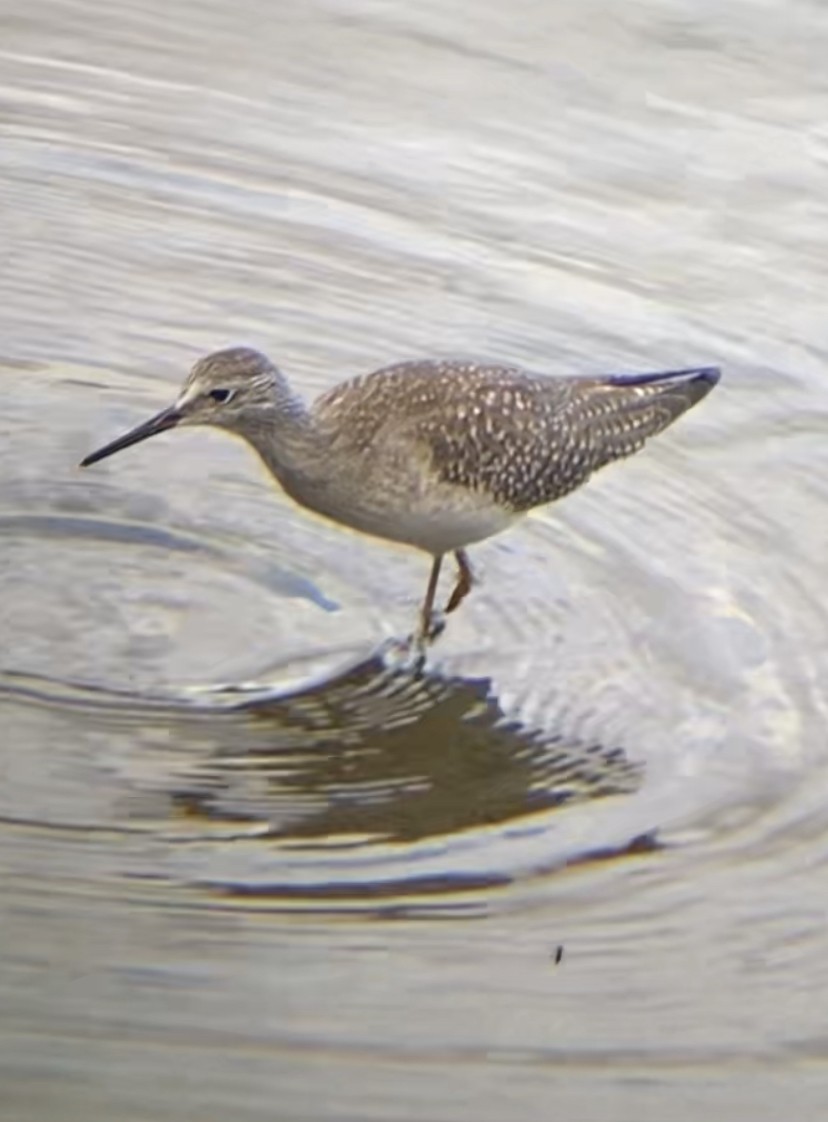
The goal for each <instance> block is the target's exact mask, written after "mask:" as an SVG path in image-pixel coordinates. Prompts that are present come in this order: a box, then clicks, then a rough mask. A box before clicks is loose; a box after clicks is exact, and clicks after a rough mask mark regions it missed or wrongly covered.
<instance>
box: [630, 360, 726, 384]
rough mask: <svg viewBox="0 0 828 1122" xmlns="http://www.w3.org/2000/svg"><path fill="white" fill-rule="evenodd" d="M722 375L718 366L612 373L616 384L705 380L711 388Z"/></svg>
mask: <svg viewBox="0 0 828 1122" xmlns="http://www.w3.org/2000/svg"><path fill="white" fill-rule="evenodd" d="M721 376H722V372H721V370H720V369H719V367H718V366H688V367H687V368H686V369H684V370H657V371H656V372H655V373H653V374H614V375H613V376H612V377H611V378H610V379H609V380H610V382H612V384H613V385H616V386H641V385H646V384H647V383H648V382H672V383H679V382H705V383H706V384H707V385H708V386H709V387H710V389H712V388H713V387H714V386H715V385H716V383H717V382H718V381H719V379H720V378H721Z"/></svg>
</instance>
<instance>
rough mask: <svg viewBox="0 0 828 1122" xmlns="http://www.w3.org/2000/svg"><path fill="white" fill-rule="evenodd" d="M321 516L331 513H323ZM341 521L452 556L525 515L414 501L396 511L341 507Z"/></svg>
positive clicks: (487, 505)
mask: <svg viewBox="0 0 828 1122" xmlns="http://www.w3.org/2000/svg"><path fill="white" fill-rule="evenodd" d="M320 513H323V514H324V513H328V512H326V511H320ZM332 516H333V517H335V518H336V519H337V521H339V522H342V523H344V524H345V525H347V526H350V527H351V528H352V529H355V530H360V531H361V532H362V533H365V534H371V535H373V536H374V537H378V538H385V539H387V540H388V541H395V542H401V543H404V544H405V545H412V546H416V547H417V548H418V549H422V550H425V551H426V552H428V553H432V554H435V555H436V554H440V553H449V552H451V551H452V550H455V549H462V548H463V547H464V546H466V545H471V544H472V543H473V542H478V541H482V540H483V539H484V538H489V537H491V536H492V535H493V534H499V533H500V532H501V531H502V530H505V529H507V528H508V527H509V526H510V525H511V524H512V523H513V522H515V521H516V520H517V519H518V518H520V517H521V515H519V514H516V513H515V512H514V511H510V510H507V509H505V508H504V507H500V506H498V505H496V504H495V503H492V502H475V503H472V504H469V503H468V501H467V498H466V501H464V502H445V503H443V504H437V505H433V504H432V503H428V504H424V503H419V502H416V501H415V502H410V503H409V504H407V505H400V506H395V507H394V509H393V510H389V509H381V508H377V507H375V506H367V505H363V504H361V503H359V502H355V503H352V504H349V505H348V507H347V508H346V507H344V506H342V505H340V506H338V509H337V510H336V512H335V513H334V514H333V515H332Z"/></svg>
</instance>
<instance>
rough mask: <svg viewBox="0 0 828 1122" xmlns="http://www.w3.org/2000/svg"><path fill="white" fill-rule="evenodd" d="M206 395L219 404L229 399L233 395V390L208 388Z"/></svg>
mask: <svg viewBox="0 0 828 1122" xmlns="http://www.w3.org/2000/svg"><path fill="white" fill-rule="evenodd" d="M207 396H208V397H210V398H212V400H213V401H215V402H217V403H218V404H219V405H224V403H225V402H226V401H229V400H230V398H231V397H232V396H233V390H220V389H219V390H210V392H209V394H208V395H207Z"/></svg>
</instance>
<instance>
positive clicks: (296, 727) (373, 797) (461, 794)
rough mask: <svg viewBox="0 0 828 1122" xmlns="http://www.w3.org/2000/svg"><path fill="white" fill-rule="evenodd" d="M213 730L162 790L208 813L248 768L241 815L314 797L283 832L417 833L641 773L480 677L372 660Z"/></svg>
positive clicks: (603, 791) (628, 786)
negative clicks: (533, 723)
mask: <svg viewBox="0 0 828 1122" xmlns="http://www.w3.org/2000/svg"><path fill="white" fill-rule="evenodd" d="M214 732H215V733H216V741H217V742H216V745H215V747H214V748H213V750H212V752H211V753H210V760H209V764H208V765H207V774H206V775H205V777H204V780H203V782H202V783H201V784H200V785H197V786H193V787H190V788H188V789H186V790H179V791H178V792H177V793H176V795H175V801H176V803H177V805H178V806H179V808H186V809H187V810H188V811H189V812H191V813H193V814H197V815H203V816H206V817H208V818H213V817H215V816H219V817H222V816H224V815H226V814H227V808H228V806H232V805H233V802H234V797H235V793H236V792H237V790H238V785H239V780H240V778H241V777H242V776H243V777H246V778H251V777H254V778H255V780H256V784H257V787H258V789H259V790H260V791H261V792H262V794H261V801H260V802H256V803H250V805H249V811H248V812H249V813H250V814H251V815H252V816H253V817H254V818H267V817H268V816H269V807H268V798H267V796H268V794H270V795H272V796H274V797H275V798H277V799H278V800H284V799H285V798H286V797H289V796H290V795H291V794H294V795H295V797H296V800H297V802H302V801H308V800H310V801H312V802H314V803H315V804H316V805H315V806H313V807H312V808H311V809H309V811H308V813H307V814H306V815H305V816H304V817H303V818H302V819H301V820H300V821H298V822H294V823H292V824H291V826H290V827H289V833H290V834H291V836H293V837H295V838H319V837H330V836H331V835H342V834H354V835H355V836H356V835H358V836H361V837H366V836H371V835H373V836H375V837H381V838H383V839H384V840H385V841H395V842H404V841H417V840H420V839H423V838H426V837H432V836H435V835H444V834H449V833H455V832H458V831H462V830H468V829H471V828H474V827H480V826H486V825H489V824H493V823H502V822H506V821H509V820H510V819H514V818H517V817H520V816H523V815H525V814H531V813H534V812H536V811H540V810H548V809H550V808H554V807H557V806H560V805H561V804H563V803H569V802H572V801H573V800H576V799H590V798H600V797H602V796H606V795H612V794H623V793H627V792H630V791H633V790H635V789H637V787H638V785H639V783H640V780H641V768H640V767H639V766H638V765H636V764H635V763H632V762H631V761H630V760H629V759H628V757H627V755H626V754H625V752H624V751H623V749H621V748H620V747H616V746H606V745H602V744H600V743H589V742H587V743H582V742H579V741H577V740H575V739H574V738H567V737H566V736H564V735H563V734H557V733H555V732H554V731H551V732H550V731H541V730H532V729H528V728H525V727H523V726H522V725H521V724H520V723H519V722H517V721H515V720H513V719H510V717H509V716H508V715H507V714H506V713H504V712H503V710H502V708H501V706H500V703H499V701H498V699H497V697H496V696H494V695H493V693H492V687H491V682H490V681H489V680H487V679H485V678H481V679H477V680H466V679H462V678H444V677H441V676H438V675H435V674H430V673H426V672H422V671H419V670H416V669H408V670H401V669H388V668H387V666H386V664H385V662H384V660H383V658H382V657H381V656H378V657H374V658H371V659H368V660H367V661H365V662H363V663H361V664H359V665H357V666H355V667H354V668H353V669H351V670H349V671H347V672H346V673H343V674H342V675H341V676H339V677H337V678H335V679H333V680H331V681H329V682H326V683H324V684H323V685H321V686H318V687H316V688H314V689H310V690H307V691H300V692H297V693H295V694H294V695H293V696H289V697H284V698H280V699H279V700H273V701H269V700H258V701H256V702H253V703H250V704H249V705H246V706H244V707H243V709H242V711H241V712H240V713H239V714H234V716H233V718H232V719H231V721H230V724H229V727H228V728H227V729H226V733H227V735H224V734H222V733H218V730H214ZM273 831H274V833H276V834H281V833H282V832H283V828H282V827H280V826H279V825H278V824H274V826H273Z"/></svg>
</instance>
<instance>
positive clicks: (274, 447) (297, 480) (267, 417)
mask: <svg viewBox="0 0 828 1122" xmlns="http://www.w3.org/2000/svg"><path fill="white" fill-rule="evenodd" d="M237 431H238V432H239V435H241V436H243V437H244V438H245V440H246V441H247V442H248V443H249V444H250V445H252V447H253V448H255V450H256V451H257V452H258V453H259V456H260V457H261V459H262V460H263V461H264V464H265V467H266V468H267V469H268V470H269V471H270V472H271V473H272V474H273V475H275V476H276V478H277V479H278V480H279V482H280V483H281V484H282V486H283V487H284V488H285V490H286V491H288V492H289V493H291V494H293V493H294V492H295V491H296V490H297V489H300V488H301V487H302V485H303V482H305V481H307V482H312V480H313V478H314V477H315V474H316V471H317V470H318V469H319V467H320V460H322V459H324V456H323V455H322V452H323V448H322V447H321V445H322V441H321V439H320V437H319V434H318V433H317V432H316V431H315V429H314V426H313V420H312V418H311V416H310V413H309V412H308V409H307V407H306V405H305V403H304V401H302V399H301V397H299V395H298V394H295V393H294V392H293V391H292V390H291V389H290V387H289V386H288V385H287V383H283V384H282V385H280V386H278V387H277V388H276V389H275V390H274V394H273V401H272V404H270V405H269V406H265V407H261V408H259V409H257V410H256V411H255V413H251V414H250V415H248V416H247V417H245V418H244V419H243V421H242V423H241V424H240V425H239V427H238V429H237Z"/></svg>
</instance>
